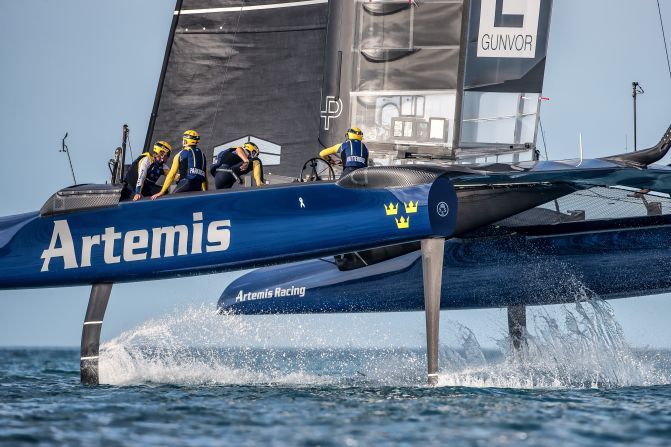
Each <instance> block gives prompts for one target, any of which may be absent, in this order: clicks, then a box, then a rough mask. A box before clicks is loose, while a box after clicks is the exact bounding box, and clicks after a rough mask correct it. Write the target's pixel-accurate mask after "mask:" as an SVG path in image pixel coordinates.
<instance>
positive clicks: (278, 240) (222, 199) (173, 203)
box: [0, 177, 457, 289]
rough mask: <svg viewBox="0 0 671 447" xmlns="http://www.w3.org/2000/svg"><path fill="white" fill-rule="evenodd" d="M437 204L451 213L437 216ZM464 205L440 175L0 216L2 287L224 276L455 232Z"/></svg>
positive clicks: (0, 270)
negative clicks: (400, 182) (405, 181)
mask: <svg viewBox="0 0 671 447" xmlns="http://www.w3.org/2000/svg"><path fill="white" fill-rule="evenodd" d="M432 201H434V202H436V201H437V202H436V203H444V204H445V209H446V210H449V213H448V212H445V213H443V214H444V215H441V216H439V215H438V213H437V211H436V209H437V208H436V204H432V205H431V206H430V204H431V203H432ZM456 210H457V204H456V194H455V191H454V188H453V186H452V184H451V182H450V181H449V180H448V179H446V178H442V177H440V178H437V179H436V180H435V181H432V182H431V183H425V184H420V185H415V186H405V187H393V188H359V187H350V188H348V187H342V186H340V185H338V184H334V183H313V184H296V185H288V186H282V187H277V188H260V189H255V190H251V191H244V192H214V193H208V194H183V195H179V196H168V197H167V198H163V199H159V200H156V201H151V200H142V201H139V202H126V203H120V204H117V205H115V206H110V207H107V208H101V209H92V210H81V211H74V212H68V213H63V214H52V215H44V216H41V215H40V214H39V213H29V214H23V215H19V216H11V217H6V218H0V272H2V275H0V289H3V288H19V287H47V286H68V285H82V284H92V283H99V282H124V281H138V280H150V279H156V278H165V277H174V276H180V275H187V274H189V275H190V274H201V273H208V272H219V271H225V270H235V269H242V268H249V267H253V266H263V265H269V264H273V263H279V262H288V261H292V260H301V259H311V258H315V257H318V256H326V255H329V254H331V255H332V254H335V253H341V252H343V251H350V250H357V249H364V248H370V247H375V246H379V245H385V244H393V243H399V242H403V241H411V240H418V239H421V238H425V237H428V236H432V235H436V236H440V235H442V236H449V235H450V234H451V233H452V231H453V229H454V225H455V222H456ZM344 234H346V235H347V237H346V238H343V235H344Z"/></svg>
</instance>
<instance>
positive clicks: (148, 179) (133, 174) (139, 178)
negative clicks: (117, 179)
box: [121, 141, 172, 201]
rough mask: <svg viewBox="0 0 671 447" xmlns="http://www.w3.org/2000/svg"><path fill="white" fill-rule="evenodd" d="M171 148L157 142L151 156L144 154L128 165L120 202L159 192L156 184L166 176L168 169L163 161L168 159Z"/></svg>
mask: <svg viewBox="0 0 671 447" xmlns="http://www.w3.org/2000/svg"><path fill="white" fill-rule="evenodd" d="M171 150H172V146H170V144H168V143H167V142H165V141H157V142H156V144H154V150H153V154H152V153H151V152H144V153H143V154H142V155H140V156H139V157H137V158H136V159H135V161H133V163H132V164H131V165H130V168H129V169H128V172H127V173H126V178H124V184H125V185H124V189H123V191H122V192H121V200H128V199H130V198H131V197H132V198H133V201H135V200H140V199H141V198H142V197H147V196H151V195H153V194H156V193H157V192H159V191H160V190H161V187H160V186H158V185H157V184H156V182H157V181H158V179H159V178H160V177H161V176H162V175H167V173H168V169H167V168H166V167H165V164H164V163H165V161H166V160H167V159H168V158H170V151H171Z"/></svg>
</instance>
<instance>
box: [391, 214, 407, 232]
mask: <svg viewBox="0 0 671 447" xmlns="http://www.w3.org/2000/svg"><path fill="white" fill-rule="evenodd" d="M394 220H395V221H396V226H397V227H398V229H399V230H400V229H402V228H410V217H408V218H406V217H405V216H401V218H400V219H396V218H394Z"/></svg>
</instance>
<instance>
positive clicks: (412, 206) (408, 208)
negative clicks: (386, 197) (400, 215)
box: [403, 200, 419, 214]
mask: <svg viewBox="0 0 671 447" xmlns="http://www.w3.org/2000/svg"><path fill="white" fill-rule="evenodd" d="M418 204H419V201H418V200H415V203H413V202H412V200H411V201H410V203H405V202H403V206H404V207H405V213H406V214H410V213H416V212H417V205H418Z"/></svg>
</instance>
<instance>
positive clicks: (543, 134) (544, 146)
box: [538, 117, 550, 160]
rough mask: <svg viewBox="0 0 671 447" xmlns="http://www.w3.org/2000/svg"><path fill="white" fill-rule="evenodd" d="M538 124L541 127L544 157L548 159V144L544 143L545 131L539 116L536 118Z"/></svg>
mask: <svg viewBox="0 0 671 447" xmlns="http://www.w3.org/2000/svg"><path fill="white" fill-rule="evenodd" d="M538 125H539V126H540V128H541V138H542V139H543V150H544V151H545V159H546V160H549V159H550V157H548V145H547V144H546V143H545V132H544V131H543V121H541V119H540V117H539V118H538Z"/></svg>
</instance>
